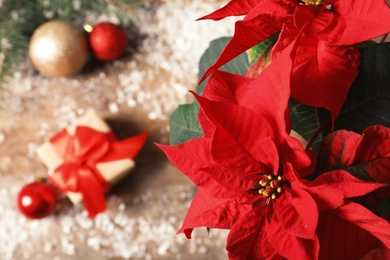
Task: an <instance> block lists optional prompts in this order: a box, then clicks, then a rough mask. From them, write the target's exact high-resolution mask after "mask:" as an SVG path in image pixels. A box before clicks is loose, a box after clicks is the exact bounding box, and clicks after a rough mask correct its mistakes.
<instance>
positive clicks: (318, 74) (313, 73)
mask: <svg viewBox="0 0 390 260" xmlns="http://www.w3.org/2000/svg"><path fill="white" fill-rule="evenodd" d="M359 59H360V53H359V51H358V50H357V49H356V48H355V47H346V46H340V47H334V46H331V45H328V44H327V43H326V42H323V41H319V40H318V39H317V38H316V37H314V36H310V35H306V36H302V37H301V38H300V39H299V40H298V41H297V49H296V52H295V57H294V66H293V71H292V77H291V96H292V97H293V98H294V99H296V100H298V101H300V102H302V103H303V104H305V105H309V106H315V107H324V108H326V109H328V110H330V112H331V114H332V118H333V120H334V119H335V118H336V117H337V116H338V114H339V113H340V110H341V107H342V106H343V104H344V101H345V98H346V96H347V94H348V90H349V88H350V86H351V84H352V82H353V81H354V80H355V78H356V76H357V73H358V70H357V67H358V63H359Z"/></svg>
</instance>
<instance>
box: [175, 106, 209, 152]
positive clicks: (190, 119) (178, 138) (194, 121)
mask: <svg viewBox="0 0 390 260" xmlns="http://www.w3.org/2000/svg"><path fill="white" fill-rule="evenodd" d="M198 112H199V105H198V103H196V102H193V103H191V104H186V105H179V107H178V108H177V109H175V111H173V113H172V114H171V117H170V120H169V127H170V143H171V144H172V145H176V144H181V143H183V142H185V141H187V140H191V139H194V138H197V137H200V136H202V135H203V131H202V129H201V128H200V125H199V122H198Z"/></svg>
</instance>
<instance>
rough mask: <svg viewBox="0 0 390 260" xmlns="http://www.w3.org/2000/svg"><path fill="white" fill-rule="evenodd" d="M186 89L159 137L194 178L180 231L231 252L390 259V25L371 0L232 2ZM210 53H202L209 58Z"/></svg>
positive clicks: (384, 10) (378, 2) (383, 9)
mask: <svg viewBox="0 0 390 260" xmlns="http://www.w3.org/2000/svg"><path fill="white" fill-rule="evenodd" d="M231 15H243V16H244V18H243V19H242V20H239V21H237V22H236V26H235V34H234V35H233V37H231V38H229V37H224V38H220V39H216V40H215V41H213V42H211V43H210V47H209V48H208V49H207V50H206V52H205V53H204V55H203V56H202V58H201V60H200V66H199V71H200V73H199V81H200V83H201V84H200V85H199V86H198V87H197V89H196V92H193V93H192V94H193V95H194V97H195V101H194V102H193V103H191V104H184V105H180V106H179V107H178V108H177V109H176V110H175V111H174V112H173V113H172V115H171V119H170V131H171V132H170V133H171V145H161V144H160V145H158V146H159V147H160V148H161V149H162V150H163V151H164V152H165V154H166V155H167V157H168V159H169V160H170V161H171V162H172V163H173V164H174V165H176V167H177V168H178V169H179V170H181V171H182V172H183V173H184V174H185V175H187V176H188V177H189V178H190V179H191V180H192V181H193V182H194V184H195V185H196V186H197V191H196V194H195V196H194V199H193V201H192V204H191V206H190V208H189V210H188V213H187V216H186V218H185V220H184V223H183V225H182V227H181V229H180V230H179V233H181V232H183V233H184V234H185V235H186V236H187V237H188V238H190V237H191V233H192V231H193V229H194V228H198V227H207V228H221V229H230V233H229V236H228V238H227V244H226V249H227V251H228V256H229V258H230V259H362V258H364V259H381V258H383V259H386V258H390V222H389V219H390V106H389V104H390V84H389V82H390V59H389V58H390V43H377V42H373V41H371V40H372V39H373V38H374V37H378V36H380V35H383V34H387V33H388V32H389V31H390V8H389V7H388V6H387V4H386V3H385V2H384V1H382V0H375V1H370V2H369V1H363V0H354V1H352V0H329V1H326V0H324V1H321V0H305V1H294V0H232V1H230V2H229V3H228V4H227V5H226V6H225V7H223V8H221V9H219V10H217V11H215V12H213V13H212V14H210V15H206V16H205V17H203V18H202V19H214V20H219V19H222V18H224V17H227V16H231ZM210 64H212V65H211V66H210Z"/></svg>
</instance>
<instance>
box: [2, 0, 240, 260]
mask: <svg viewBox="0 0 390 260" xmlns="http://www.w3.org/2000/svg"><path fill="white" fill-rule="evenodd" d="M226 2H227V1H219V0H214V1H212V0H209V1H207V0H194V1H190V0H169V1H162V0H160V1H158V0H145V1H135V0H134V1H129V0H127V1H125V0H93V1H82V0H53V1H48V0H2V1H0V40H1V41H0V72H1V74H0V80H1V90H0V93H1V94H0V259H42V260H45V259H54V260H65V259H94V260H99V259H200V258H202V259H226V252H225V249H224V247H225V242H226V236H227V232H226V231H221V230H212V231H211V232H210V233H209V234H208V233H207V230H206V229H205V228H204V229H198V230H196V231H195V232H194V233H193V238H192V239H191V240H187V239H186V238H185V237H184V235H183V234H179V235H177V234H176V231H177V230H178V229H179V228H180V226H181V223H182V221H183V219H184V217H185V214H186V212H187V209H188V206H189V204H190V202H191V198H192V196H193V193H194V186H193V184H192V183H191V182H190V181H189V180H188V179H187V178H186V177H185V176H184V175H183V174H181V173H180V172H179V171H178V170H177V169H176V168H175V167H174V166H172V165H171V164H170V163H169V161H168V160H167V159H166V158H165V156H164V154H163V153H162V152H161V151H160V150H159V149H158V148H157V147H156V146H155V144H154V143H155V142H157V143H164V144H168V143H169V115H170V113H171V112H172V111H173V110H174V109H175V108H176V107H177V106H178V104H181V103H187V102H190V101H191V97H190V95H189V94H188V91H189V90H191V89H194V88H195V86H196V84H197V74H198V61H199V59H200V57H201V55H202V53H203V52H204V51H205V49H206V48H207V47H208V45H209V42H210V41H211V40H213V39H215V38H218V37H221V36H231V35H232V33H233V28H234V20H233V19H226V20H224V21H219V22H212V21H195V20H196V19H197V18H199V17H201V16H203V15H206V14H208V13H210V12H212V11H214V10H216V9H217V8H219V7H221V6H223V5H224V4H226ZM53 20H62V21H64V22H65V23H66V24H67V25H69V26H73V27H74V28H76V29H77V30H79V31H81V35H83V36H85V37H86V38H88V34H87V32H85V31H83V30H84V29H83V26H84V25H85V24H89V25H90V26H92V28H93V29H96V30H97V28H98V27H99V24H100V23H103V22H109V23H112V24H116V25H119V26H120V29H121V30H123V31H124V33H125V35H126V44H125V45H124V47H123V50H111V49H104V46H106V45H104V44H105V43H104V42H103V43H100V45H99V43H97V48H98V50H97V51H96V53H92V51H91V48H92V47H93V46H89V48H87V49H85V48H84V47H85V45H84V44H85V43H80V42H79V40H80V39H79V37H80V35H73V34H66V35H65V37H64V35H63V33H62V34H61V33H56V32H60V31H61V30H62V29H64V28H62V27H61V26H59V27H54V29H52V30H51V31H50V30H49V31H46V32H43V34H42V32H41V34H40V36H39V35H38V36H36V35H35V36H33V35H34V34H35V32H36V31H37V30H38V28H39V27H40V26H42V25H44V24H46V23H48V22H50V21H53ZM64 26H65V27H66V25H64ZM100 29H102V28H100ZM107 30H108V29H107ZM107 30H106V29H104V28H103V29H102V30H101V35H100V36H102V35H105V34H104V33H108V35H109V36H105V38H104V37H103V38H104V39H106V40H107V41H108V43H110V37H113V38H115V37H116V36H117V34H120V33H119V32H116V31H114V32H112V31H109V30H108V32H107ZM92 32H93V31H92ZM33 37H35V38H34V39H33ZM96 37H97V39H98V38H99V35H98V36H96ZM42 39H50V40H54V41H55V42H57V46H56V47H55V48H54V49H53V48H52V49H50V48H48V47H47V46H45V45H43V46H42V45H39V43H38V42H39V40H42ZM89 40H91V39H89ZM91 43H92V42H88V41H87V45H91ZM106 43H107V42H106ZM31 45H34V47H35V49H34V48H32V47H31ZM111 45H112V43H111ZM87 47H88V46H87ZM99 47H102V48H103V49H99ZM83 48H84V49H83ZM99 52H100V54H102V55H104V54H107V55H108V56H110V55H111V56H113V57H109V60H104V59H103V60H102V59H100V58H98V56H99ZM42 53H43V54H42ZM74 53H76V54H74ZM41 54H42V55H43V56H39V55H41ZM117 54H118V55H119V56H118V55H117ZM45 55H46V56H45ZM72 55H73V56H72ZM45 57H46V58H48V59H46V58H45ZM60 61H61V62H62V63H61V64H63V63H64V62H65V65H56V64H57V63H56V62H60ZM89 108H93V109H95V110H96V111H97V112H98V114H99V115H101V116H102V117H103V118H104V120H105V121H106V122H107V123H108V124H109V126H110V127H111V128H112V130H113V132H114V133H115V134H116V136H117V137H118V138H119V139H123V138H126V137H130V136H133V135H136V134H139V133H141V132H143V131H145V130H149V131H150V135H149V138H148V139H147V142H146V144H145V146H144V147H143V149H142V150H141V152H140V153H139V155H138V156H137V157H136V158H135V162H136V167H135V169H134V170H133V171H132V172H131V173H130V174H128V175H127V176H126V177H125V178H124V179H122V180H121V181H120V182H119V183H117V184H116V185H115V186H114V187H113V189H112V190H111V191H110V192H109V193H108V194H107V203H108V210H107V211H106V212H104V213H102V214H99V215H98V216H97V217H96V218H95V219H94V220H91V219H89V218H88V216H87V213H86V212H85V211H84V209H83V207H82V205H73V204H71V203H70V202H69V201H68V200H67V199H66V198H62V199H61V200H60V201H59V202H58V203H57V205H56V209H55V212H54V213H53V214H52V215H50V216H48V217H46V218H43V219H40V220H30V219H27V218H26V217H25V216H24V215H23V214H21V213H20V212H19V210H18V208H17V205H16V198H17V195H18V193H19V191H20V189H21V188H22V187H24V186H25V185H26V184H27V183H30V182H32V181H34V179H35V178H37V177H46V176H47V168H46V166H45V165H44V164H43V162H42V161H41V160H40V159H39V158H38V156H37V155H36V149H37V147H38V146H40V145H41V144H42V143H44V142H46V141H48V140H49V138H51V137H52V136H53V135H55V134H56V133H57V132H59V131H60V130H61V129H63V128H64V127H66V126H68V125H69V124H70V123H71V122H73V121H74V120H75V119H76V118H78V117H79V116H81V115H83V114H84V113H85V111H87V110H88V109H89Z"/></svg>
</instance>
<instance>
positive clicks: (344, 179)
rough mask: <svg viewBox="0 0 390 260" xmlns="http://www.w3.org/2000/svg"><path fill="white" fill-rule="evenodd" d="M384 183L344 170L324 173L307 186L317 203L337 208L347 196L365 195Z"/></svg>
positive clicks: (329, 207) (324, 206) (320, 205)
mask: <svg viewBox="0 0 390 260" xmlns="http://www.w3.org/2000/svg"><path fill="white" fill-rule="evenodd" d="M382 186H383V184H380V183H374V182H365V181H362V180H360V179H358V178H356V177H354V176H352V175H351V174H350V173H349V172H347V171H344V170H336V171H331V172H327V173H324V174H322V175H320V176H319V177H318V178H316V179H315V180H314V181H313V182H312V183H311V184H310V185H308V187H307V191H308V192H309V193H310V194H311V195H312V196H313V197H314V198H315V200H316V202H317V205H318V206H319V207H320V208H321V210H324V209H333V208H337V207H339V206H341V205H343V204H344V203H345V199H346V198H351V197H357V196H362V195H365V194H367V193H369V192H371V191H374V190H376V189H378V188H380V187H382Z"/></svg>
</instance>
